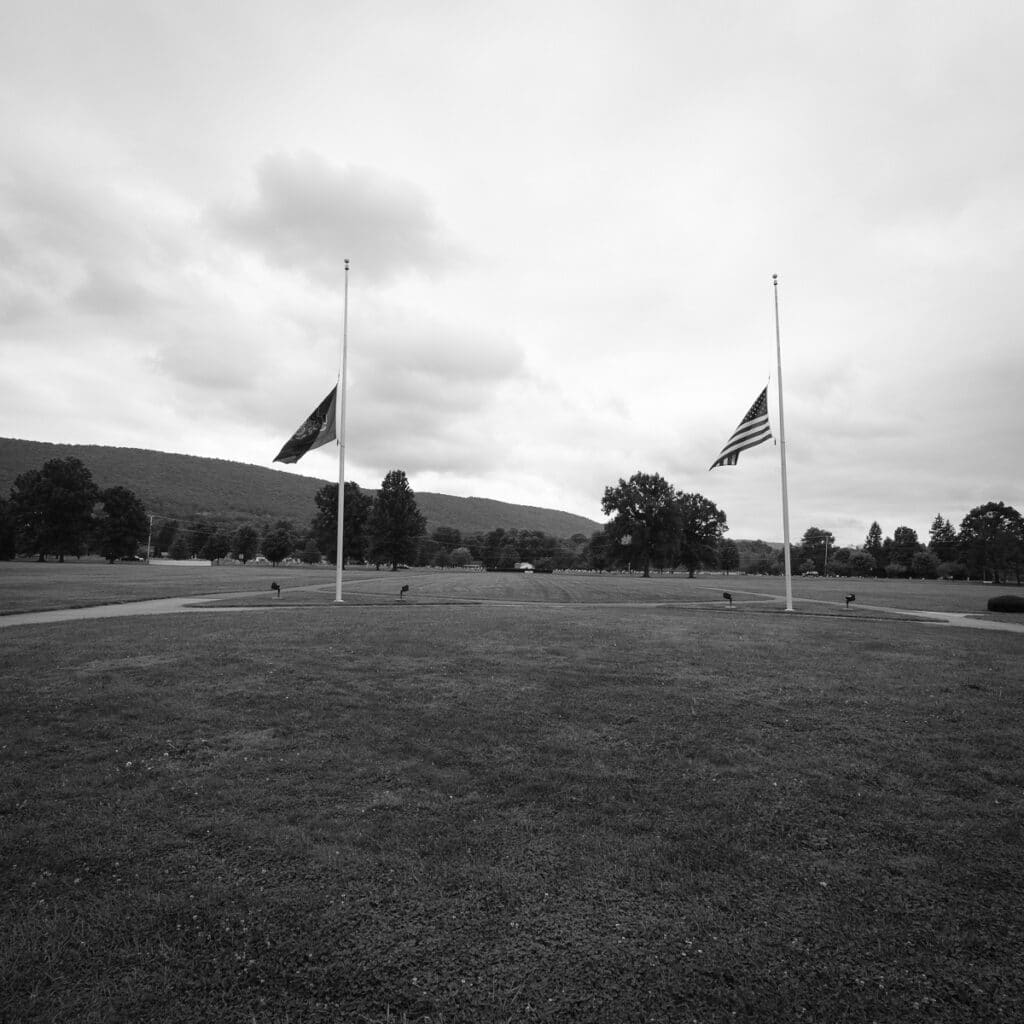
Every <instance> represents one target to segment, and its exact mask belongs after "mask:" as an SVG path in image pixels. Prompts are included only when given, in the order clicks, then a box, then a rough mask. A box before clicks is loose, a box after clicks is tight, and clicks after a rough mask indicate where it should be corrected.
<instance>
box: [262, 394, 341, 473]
mask: <svg viewBox="0 0 1024 1024" xmlns="http://www.w3.org/2000/svg"><path fill="white" fill-rule="evenodd" d="M337 401H338V386H337V384H335V386H334V387H333V388H331V391H330V394H328V396H327V397H326V398H325V399H324V400H323V401H322V402H321V403H320V404H319V405H318V406H317V407H316V408H315V409H314V410H313V411H312V412H311V413H310V414H309V416H308V417H307V418H306V422H305V423H303V424H302V426H301V427H299V429H298V430H296V431H295V433H294V434H292V436H291V439H290V440H289V441H288V443H287V444H286V445H285V446H284V447H283V448H282V449H281V450H280V451H279V452H278V453H277V458H275V459H274V461H275V462H298V461H299V459H301V458H302V456H303V455H305V454H306V452H310V451H312V450H313V449H314V448H319V447H320V446H321V445H323V444H327V442H328V441H333V440H334V439H335V438H336V437H337V436H338V433H337V430H336V428H335V422H336V420H337V416H336V413H335V410H336V407H337Z"/></svg>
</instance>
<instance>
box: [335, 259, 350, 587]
mask: <svg viewBox="0 0 1024 1024" xmlns="http://www.w3.org/2000/svg"><path fill="white" fill-rule="evenodd" d="M347 376H348V260H345V308H344V312H343V313H342V327H341V367H340V368H339V370H338V401H337V402H336V403H335V408H336V410H337V411H336V415H337V420H336V421H335V433H336V434H337V435H338V554H337V555H336V558H337V565H336V568H335V574H334V602H335V604H342V603H343V602H342V597H341V567H342V564H343V563H344V561H345V547H344V540H345V390H346V388H345V386H346V383H347V380H346V378H347Z"/></svg>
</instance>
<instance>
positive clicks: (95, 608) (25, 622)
mask: <svg viewBox="0 0 1024 1024" xmlns="http://www.w3.org/2000/svg"><path fill="white" fill-rule="evenodd" d="M294 589H295V590H316V589H317V587H316V586H313V587H295V588H294ZM257 595H259V596H266V591H265V590H240V591H237V592H236V593H233V594H232V593H228V594H199V595H193V596H190V597H161V598H157V599H155V600H152V601H126V602H125V603H124V604H97V605H91V606H88V607H85V608H56V609H54V610H53V611H48V612H18V613H16V614H14V615H0V629H3V628H4V627H7V626H38V625H46V624H47V623H51V622H73V621H76V620H78V619H117V618H127V617H128V616H131V615H172V614H174V613H175V612H259V611H266V610H267V608H273V605H267V606H266V607H263V606H260V605H257V606H254V607H249V608H231V607H227V608H217V607H213V608H207V607H204V603H205V602H209V601H223V600H226V599H227V600H230V599H231V598H245V597H256V596H257ZM294 607H299V606H298V605H296V606H294Z"/></svg>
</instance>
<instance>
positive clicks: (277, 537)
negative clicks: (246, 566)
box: [260, 519, 298, 567]
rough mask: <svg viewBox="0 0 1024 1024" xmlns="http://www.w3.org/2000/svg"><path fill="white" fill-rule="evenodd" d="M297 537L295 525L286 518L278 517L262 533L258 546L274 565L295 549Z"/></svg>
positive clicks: (278, 563)
mask: <svg viewBox="0 0 1024 1024" xmlns="http://www.w3.org/2000/svg"><path fill="white" fill-rule="evenodd" d="M297 539H298V535H297V534H296V532H295V527H294V526H293V525H292V524H291V523H290V522H288V520H287V519H279V520H278V521H277V522H276V523H275V524H274V526H273V527H271V529H269V530H267V532H266V533H265V534H264V535H263V541H262V543H261V545H260V547H261V549H262V551H263V554H264V555H265V556H266V558H267V559H268V560H269V561H270V563H271V565H273V566H275V567H276V566H278V565H280V564H281V562H283V561H284V560H285V559H286V558H287V557H288V556H289V555H290V554H291V553H292V552H293V551H294V550H295V544H296V541H297Z"/></svg>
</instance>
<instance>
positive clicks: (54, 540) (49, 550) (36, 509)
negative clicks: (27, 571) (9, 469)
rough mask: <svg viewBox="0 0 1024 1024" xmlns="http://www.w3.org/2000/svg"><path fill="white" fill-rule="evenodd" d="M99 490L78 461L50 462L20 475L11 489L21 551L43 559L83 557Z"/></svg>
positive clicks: (89, 474)
mask: <svg viewBox="0 0 1024 1024" xmlns="http://www.w3.org/2000/svg"><path fill="white" fill-rule="evenodd" d="M98 497H99V489H98V488H97V486H96V484H95V483H93V479H92V474H91V473H90V472H89V470H88V469H86V467H85V465H84V464H83V463H82V461H81V460H80V459H76V458H66V459H50V460H49V461H48V462H46V463H44V464H43V467H42V469H31V470H29V471H28V472H27V473H22V474H21V475H20V476H19V477H18V478H17V479H16V480H15V481H14V486H13V487H12V488H11V505H12V508H13V512H14V521H15V524H16V527H17V530H18V534H19V537H20V546H21V548H22V550H24V551H29V552H31V553H33V554H38V555H39V561H40V562H42V561H45V560H46V556H47V555H50V554H53V555H57V556H58V559H59V560H60V561H61V562H63V561H64V556H65V555H66V554H71V555H79V554H81V553H82V550H83V549H84V547H85V545H86V542H87V540H88V537H89V532H90V530H91V528H92V523H93V506H94V505H95V504H96V500H97V498H98Z"/></svg>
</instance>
